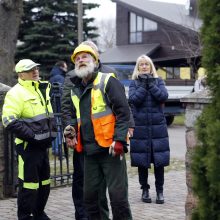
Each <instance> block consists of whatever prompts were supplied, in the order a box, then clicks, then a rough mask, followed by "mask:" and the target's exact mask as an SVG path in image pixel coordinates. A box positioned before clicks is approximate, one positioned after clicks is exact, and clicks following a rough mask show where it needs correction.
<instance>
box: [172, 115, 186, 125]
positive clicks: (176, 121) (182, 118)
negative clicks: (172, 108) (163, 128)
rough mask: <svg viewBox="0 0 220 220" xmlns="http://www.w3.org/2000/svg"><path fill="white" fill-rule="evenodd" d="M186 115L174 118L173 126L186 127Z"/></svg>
mask: <svg viewBox="0 0 220 220" xmlns="http://www.w3.org/2000/svg"><path fill="white" fill-rule="evenodd" d="M184 121H185V114H181V115H177V116H175V117H174V121H173V124H174V125H184Z"/></svg>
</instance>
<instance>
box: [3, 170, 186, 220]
mask: <svg viewBox="0 0 220 220" xmlns="http://www.w3.org/2000/svg"><path fill="white" fill-rule="evenodd" d="M149 182H150V185H151V189H150V194H151V197H152V200H153V202H152V203H150V204H149V203H143V202H142V201H141V199H140V197H141V189H140V187H139V184H138V176H137V175H136V174H129V201H130V205H131V209H132V214H133V219H134V220H161V219H163V220H184V219H185V208H184V205H185V199H186V183H185V182H186V181H185V171H184V170H176V171H175V170H171V171H169V172H166V173H165V185H164V196H165V204H162V205H159V204H155V187H154V176H153V174H150V175H149ZM71 195H72V193H71V187H64V188H58V189H53V190H51V193H50V197H49V201H48V203H47V207H46V213H47V214H48V215H49V216H50V218H51V219H52V220H74V219H75V218H74V206H73V203H72V198H71ZM16 209H17V207H16V199H7V200H0V210H1V211H0V220H15V219H17V217H16Z"/></svg>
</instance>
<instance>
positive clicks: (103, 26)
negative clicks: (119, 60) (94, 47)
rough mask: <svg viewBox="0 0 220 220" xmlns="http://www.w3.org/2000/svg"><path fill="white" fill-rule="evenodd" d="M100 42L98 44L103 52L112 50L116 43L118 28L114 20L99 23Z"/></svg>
mask: <svg viewBox="0 0 220 220" xmlns="http://www.w3.org/2000/svg"><path fill="white" fill-rule="evenodd" d="M97 26H98V34H99V37H98V40H97V44H98V47H99V49H100V51H101V52H104V51H105V50H106V49H108V48H112V47H113V46H115V43H116V26H115V20H114V19H108V20H101V21H98V22H97Z"/></svg>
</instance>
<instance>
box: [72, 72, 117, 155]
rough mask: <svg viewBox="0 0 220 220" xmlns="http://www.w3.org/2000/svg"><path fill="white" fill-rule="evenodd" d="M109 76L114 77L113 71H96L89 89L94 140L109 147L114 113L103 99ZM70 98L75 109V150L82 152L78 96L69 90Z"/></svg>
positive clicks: (102, 145) (113, 129) (112, 133)
mask: <svg viewBox="0 0 220 220" xmlns="http://www.w3.org/2000/svg"><path fill="white" fill-rule="evenodd" d="M110 76H113V77H115V75H114V74H113V73H101V72H98V74H97V76H96V78H95V80H94V81H93V88H92V90H91V119H92V124H93V129H94V134H95V140H96V141H97V143H98V144H99V146H101V147H109V146H110V145H111V143H112V142H113V135H114V131H115V115H114V114H113V112H112V109H111V108H110V107H109V106H108V105H107V103H106V101H105V97H104V94H105V87H106V85H107V82H108V80H109V78H110ZM71 98H72V102H73V105H74V107H75V109H76V116H77V122H78V133H77V141H78V143H77V145H76V151H77V152H82V150H83V146H82V142H81V135H80V126H81V123H80V110H79V103H80V99H79V97H78V96H77V95H76V94H74V92H73V91H71Z"/></svg>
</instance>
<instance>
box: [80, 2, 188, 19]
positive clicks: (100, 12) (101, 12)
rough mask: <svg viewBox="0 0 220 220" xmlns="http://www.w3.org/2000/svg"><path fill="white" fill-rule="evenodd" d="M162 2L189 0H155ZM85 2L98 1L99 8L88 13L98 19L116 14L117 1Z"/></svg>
mask: <svg viewBox="0 0 220 220" xmlns="http://www.w3.org/2000/svg"><path fill="white" fill-rule="evenodd" d="M154 1H160V2H170V3H177V4H185V3H186V2H187V0H154ZM82 2H83V3H87V2H90V3H97V4H99V5H100V7H99V8H96V9H92V10H90V11H89V12H88V13H87V15H88V16H91V17H95V18H96V19H97V20H103V19H114V18H115V16H116V3H114V2H112V1H111V0H82Z"/></svg>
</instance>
